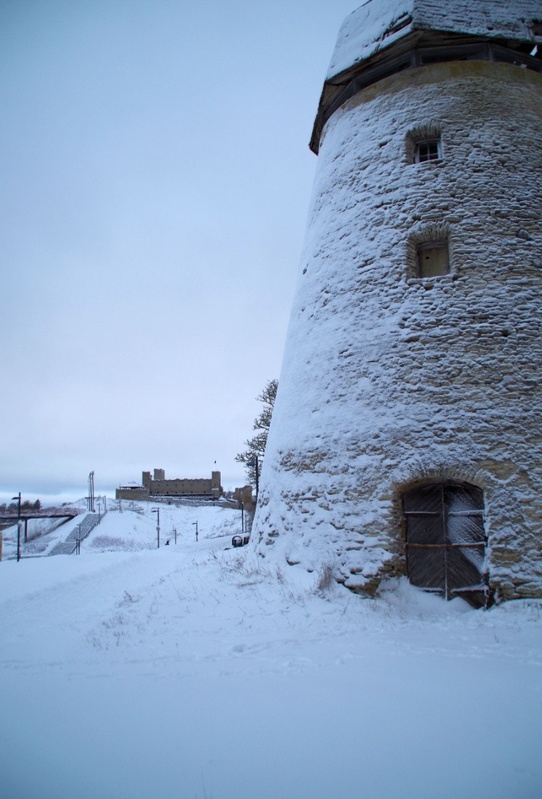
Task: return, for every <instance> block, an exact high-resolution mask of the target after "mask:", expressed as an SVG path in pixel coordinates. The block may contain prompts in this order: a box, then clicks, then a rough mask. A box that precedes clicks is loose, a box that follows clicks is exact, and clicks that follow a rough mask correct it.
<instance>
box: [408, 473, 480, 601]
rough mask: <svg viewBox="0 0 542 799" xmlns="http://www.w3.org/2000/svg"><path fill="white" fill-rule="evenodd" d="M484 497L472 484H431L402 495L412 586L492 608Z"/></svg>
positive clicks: (409, 574)
mask: <svg viewBox="0 0 542 799" xmlns="http://www.w3.org/2000/svg"><path fill="white" fill-rule="evenodd" d="M483 507H484V497H483V492H482V490H481V489H480V488H477V487H476V486H473V485H469V484H467V483H432V484H430V485H424V486H419V487H418V488H414V489H412V490H411V491H408V492H407V493H405V494H404V495H403V511H404V518H405V528H406V556H407V573H408V578H409V580H410V582H411V583H412V584H413V585H417V586H419V587H420V588H424V589H426V590H428V591H435V592H438V593H441V594H443V595H444V596H445V597H446V599H453V597H455V596H462V597H463V599H466V600H467V601H468V602H470V603H471V604H472V605H474V606H475V607H482V606H485V605H486V604H487V595H488V591H487V580H486V579H485V575H484V558H485V549H486V543H487V538H486V536H485V533H484V515H483V514H484V511H483Z"/></svg>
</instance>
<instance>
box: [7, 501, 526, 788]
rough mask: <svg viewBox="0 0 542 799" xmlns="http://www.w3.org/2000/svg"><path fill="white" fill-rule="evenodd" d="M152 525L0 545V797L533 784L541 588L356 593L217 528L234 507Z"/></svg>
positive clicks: (402, 588)
mask: <svg viewBox="0 0 542 799" xmlns="http://www.w3.org/2000/svg"><path fill="white" fill-rule="evenodd" d="M196 521H197V522H198V532H199V541H198V542H197V543H196V541H195V522H196ZM160 524H161V536H162V543H165V541H166V540H168V539H169V541H170V544H169V545H167V546H161V547H160V549H157V548H156V543H157V539H156V514H153V513H152V508H151V506H146V505H144V504H142V505H141V506H133V507H132V508H131V509H127V508H124V509H123V511H122V512H119V511H118V510H113V511H110V512H108V514H107V515H106V517H105V518H104V519H103V520H102V522H101V524H100V525H99V526H98V527H97V528H96V529H95V530H94V531H93V532H92V533H91V534H90V536H89V537H88V539H86V541H85V542H83V545H82V552H81V555H80V556H75V555H71V556H56V557H39V558H28V559H23V560H22V561H21V562H20V563H17V562H16V561H14V560H7V561H4V562H2V563H1V564H0V641H1V642H2V644H1V650H0V651H1V654H0V665H1V676H0V708H1V713H0V732H1V736H2V744H1V747H0V776H1V779H0V784H1V786H2V796H4V797H6V799H67V798H68V797H69V798H70V799H72V797H73V798H74V799H75V797H77V799H170V797H171V799H173V798H175V799H185V797H186V799H194V797H200V798H201V797H208V799H210V797H213V799H278V798H279V797H280V798H281V799H294V798H295V799H347V797H348V799H352V797H360V798H361V797H374V798H375V799H396V798H397V797H416V799H448V797H449V798H450V799H452V797H453V799H470V798H471V797H472V799H483V797H488V798H489V797H491V798H492V799H501V798H502V799H510V798H511V797H513V799H537V797H539V796H540V795H541V793H542V757H541V754H542V753H541V751H540V749H541V747H540V740H541V738H542V680H541V677H542V621H541V611H542V603H538V602H523V601H522V602H515V603H509V604H506V605H503V606H500V607H496V608H493V609H492V610H490V611H487V612H482V611H473V610H471V609H470V608H469V607H468V606H467V605H465V604H464V603H463V602H462V601H461V600H454V601H453V602H451V603H445V602H444V601H442V600H441V599H439V598H437V597H433V596H430V595H427V594H423V593H421V592H419V591H418V590H416V589H414V588H412V587H411V586H410V585H409V584H408V583H407V582H399V583H394V584H390V585H389V586H388V587H387V588H386V590H384V591H383V593H382V596H381V597H380V598H378V599H375V600H367V599H362V598H360V597H358V596H355V595H353V594H351V593H350V592H348V591H347V590H346V589H344V588H342V587H338V586H333V585H331V586H330V585H327V581H326V575H325V574H317V573H314V572H313V573H308V572H306V571H304V570H303V569H302V568H301V567H299V566H292V567H285V568H284V570H280V569H278V568H277V567H276V565H269V564H268V563H267V560H262V559H261V558H258V557H257V556H256V555H255V554H254V552H253V551H252V548H251V546H250V545H249V546H248V547H244V548H242V549H232V548H231V537H232V535H233V534H234V533H236V532H239V531H240V514H239V512H238V511H232V510H229V509H225V508H220V507H208V506H207V507H204V506H199V507H198V506H196V507H175V506H168V505H166V506H161V512H160ZM60 529H62V528H60ZM174 529H176V530H177V544H175V543H174V535H173V530H174ZM66 532H68V530H67V527H66V526H65V527H64V530H63V532H62V535H64V534H65V533H66Z"/></svg>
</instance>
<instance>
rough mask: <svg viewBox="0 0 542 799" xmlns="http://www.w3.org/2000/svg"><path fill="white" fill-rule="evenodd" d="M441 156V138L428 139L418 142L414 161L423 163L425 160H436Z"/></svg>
mask: <svg viewBox="0 0 542 799" xmlns="http://www.w3.org/2000/svg"><path fill="white" fill-rule="evenodd" d="M438 158H441V147H440V139H427V140H426V141H419V142H416V147H415V151H414V162H415V163H416V164H423V163H424V162H425V161H436V160H437V159H438Z"/></svg>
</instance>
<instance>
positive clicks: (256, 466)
mask: <svg viewBox="0 0 542 799" xmlns="http://www.w3.org/2000/svg"><path fill="white" fill-rule="evenodd" d="M249 465H250V466H254V474H255V477H256V504H257V502H258V491H259V489H260V463H259V460H258V456H257V455H256V453H254V454H253V456H252V460H251V461H249Z"/></svg>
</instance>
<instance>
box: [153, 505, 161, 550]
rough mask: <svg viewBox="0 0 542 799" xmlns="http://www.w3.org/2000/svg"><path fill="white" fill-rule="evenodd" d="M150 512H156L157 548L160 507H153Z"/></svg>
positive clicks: (158, 547)
mask: <svg viewBox="0 0 542 799" xmlns="http://www.w3.org/2000/svg"><path fill="white" fill-rule="evenodd" d="M152 513H156V539H157V542H158V546H157V549H160V508H153V509H152Z"/></svg>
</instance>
